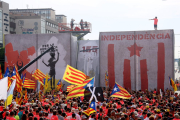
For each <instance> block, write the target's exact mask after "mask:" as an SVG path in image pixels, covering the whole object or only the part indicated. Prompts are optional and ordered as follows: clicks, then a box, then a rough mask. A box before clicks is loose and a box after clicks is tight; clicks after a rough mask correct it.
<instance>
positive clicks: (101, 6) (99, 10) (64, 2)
mask: <svg viewBox="0 0 180 120" xmlns="http://www.w3.org/2000/svg"><path fill="white" fill-rule="evenodd" d="M4 1H5V2H7V3H9V7H10V9H16V8H19V9H25V8H27V5H28V8H52V9H54V10H55V12H56V14H64V15H66V16H67V21H68V22H70V20H71V18H73V19H75V22H78V23H79V21H80V19H83V20H84V21H88V22H90V23H91V24H92V33H90V34H88V35H86V36H85V39H89V40H98V38H99V32H103V31H134V30H153V29H154V26H153V21H150V20H148V19H152V18H154V17H155V16H157V17H158V19H159V22H158V29H174V32H175V34H179V35H175V46H179V47H175V58H180V8H179V7H180V0H4ZM178 51H179V52H178ZM178 53H179V54H178Z"/></svg>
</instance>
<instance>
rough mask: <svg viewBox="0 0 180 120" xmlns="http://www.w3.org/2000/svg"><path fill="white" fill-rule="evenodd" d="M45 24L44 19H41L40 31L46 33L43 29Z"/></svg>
mask: <svg viewBox="0 0 180 120" xmlns="http://www.w3.org/2000/svg"><path fill="white" fill-rule="evenodd" d="M45 25H46V22H45V20H44V19H41V33H46V31H45Z"/></svg>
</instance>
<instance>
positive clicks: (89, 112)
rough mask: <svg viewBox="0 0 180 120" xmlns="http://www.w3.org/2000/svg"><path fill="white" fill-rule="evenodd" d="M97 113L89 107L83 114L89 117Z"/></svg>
mask: <svg viewBox="0 0 180 120" xmlns="http://www.w3.org/2000/svg"><path fill="white" fill-rule="evenodd" d="M94 112H96V111H95V110H94V109H92V108H90V107H88V108H87V110H84V111H83V113H84V114H86V115H87V116H89V115H91V114H92V113H94Z"/></svg>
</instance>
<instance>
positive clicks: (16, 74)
mask: <svg viewBox="0 0 180 120" xmlns="http://www.w3.org/2000/svg"><path fill="white" fill-rule="evenodd" d="M11 79H12V80H15V79H16V89H17V91H18V92H21V91H22V86H23V81H22V79H21V77H20V75H19V72H18V69H17V67H16V66H15V67H14V69H13V75H12V77H11Z"/></svg>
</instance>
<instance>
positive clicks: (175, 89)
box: [169, 77, 177, 91]
mask: <svg viewBox="0 0 180 120" xmlns="http://www.w3.org/2000/svg"><path fill="white" fill-rule="evenodd" d="M169 84H170V85H171V86H172V87H173V89H174V91H177V86H176V84H175V83H174V80H172V78H171V77H169Z"/></svg>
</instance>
